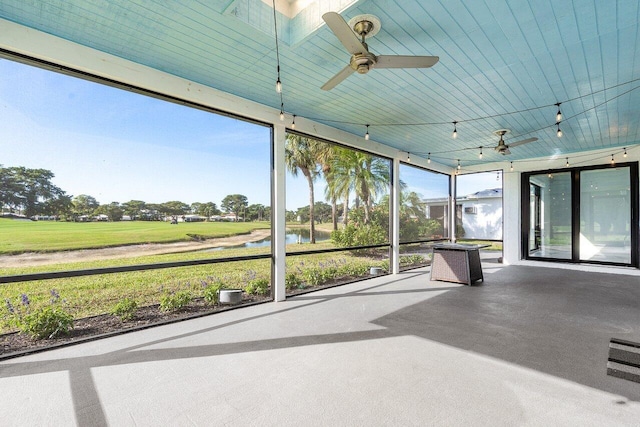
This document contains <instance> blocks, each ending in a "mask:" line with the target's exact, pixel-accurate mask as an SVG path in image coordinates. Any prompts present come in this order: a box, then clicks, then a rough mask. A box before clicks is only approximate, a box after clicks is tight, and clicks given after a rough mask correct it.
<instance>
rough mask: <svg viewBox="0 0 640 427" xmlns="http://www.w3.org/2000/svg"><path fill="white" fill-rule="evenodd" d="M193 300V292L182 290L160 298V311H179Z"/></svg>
mask: <svg viewBox="0 0 640 427" xmlns="http://www.w3.org/2000/svg"><path fill="white" fill-rule="evenodd" d="M191 300H192V296H191V292H189V291H180V292H176V293H173V294H167V295H165V296H163V297H162V298H160V311H164V312H169V311H178V310H181V309H183V308H185V307H186V306H187V305H189V303H190V302H191Z"/></svg>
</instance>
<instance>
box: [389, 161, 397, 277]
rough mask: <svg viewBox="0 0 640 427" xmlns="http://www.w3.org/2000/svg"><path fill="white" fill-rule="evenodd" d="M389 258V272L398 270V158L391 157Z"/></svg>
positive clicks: (395, 272) (394, 272)
mask: <svg viewBox="0 0 640 427" xmlns="http://www.w3.org/2000/svg"><path fill="white" fill-rule="evenodd" d="M391 177H392V180H391V195H392V197H391V209H389V212H391V218H390V220H391V254H390V255H391V259H390V260H389V269H390V270H391V273H393V274H398V273H399V272H400V160H398V158H395V159H393V166H392V170H391Z"/></svg>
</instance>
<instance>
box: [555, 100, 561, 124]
mask: <svg viewBox="0 0 640 427" xmlns="http://www.w3.org/2000/svg"><path fill="white" fill-rule="evenodd" d="M560 104H562V102H558V103H557V104H556V106H557V107H558V112H557V113H556V123H560V122H561V121H562V112H561V111H560Z"/></svg>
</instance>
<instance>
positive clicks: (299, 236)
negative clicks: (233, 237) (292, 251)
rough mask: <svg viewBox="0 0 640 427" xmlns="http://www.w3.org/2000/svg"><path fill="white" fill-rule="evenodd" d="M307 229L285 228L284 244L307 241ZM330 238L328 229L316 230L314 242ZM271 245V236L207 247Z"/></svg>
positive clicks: (258, 246) (216, 249)
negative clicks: (241, 242)
mask: <svg viewBox="0 0 640 427" xmlns="http://www.w3.org/2000/svg"><path fill="white" fill-rule="evenodd" d="M309 234H310V233H309V230H308V229H306V228H305V229H303V228H296V229H293V230H289V229H287V234H286V235H285V244H286V245H290V244H292V243H309V240H310V239H309ZM330 238H331V233H330V232H328V231H318V230H316V242H318V243H319V242H323V241H325V240H329V239H330ZM269 245H271V236H269V237H267V238H266V239H262V240H258V241H255V242H247V243H244V244H242V245H237V246H228V247H221V248H213V249H207V250H209V251H220V250H223V249H230V248H234V249H237V248H261V247H265V246H269Z"/></svg>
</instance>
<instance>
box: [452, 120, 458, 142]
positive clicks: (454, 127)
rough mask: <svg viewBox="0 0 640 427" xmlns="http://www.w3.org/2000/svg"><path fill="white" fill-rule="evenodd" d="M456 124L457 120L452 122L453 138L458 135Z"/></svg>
mask: <svg viewBox="0 0 640 427" xmlns="http://www.w3.org/2000/svg"><path fill="white" fill-rule="evenodd" d="M457 124H458V122H453V133H452V134H451V137H452V138H453V139H456V138H457V137H458V128H457V126H456V125H457Z"/></svg>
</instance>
